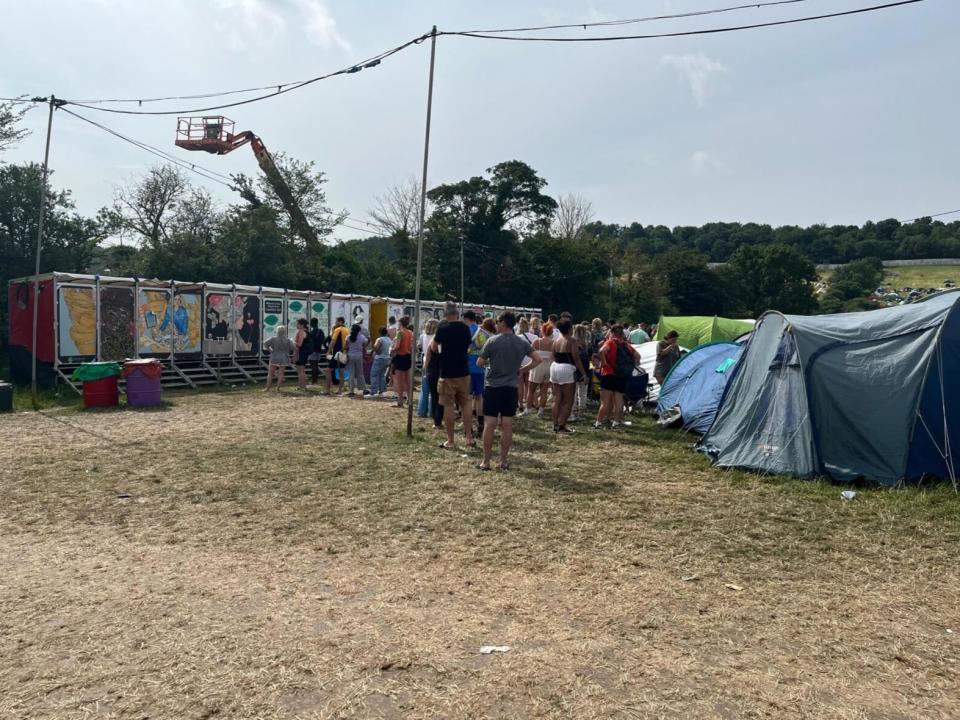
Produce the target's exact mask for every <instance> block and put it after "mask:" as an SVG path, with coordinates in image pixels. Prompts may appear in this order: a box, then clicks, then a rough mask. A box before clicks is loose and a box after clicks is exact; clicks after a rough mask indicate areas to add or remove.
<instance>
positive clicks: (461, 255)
mask: <svg viewBox="0 0 960 720" xmlns="http://www.w3.org/2000/svg"><path fill="white" fill-rule="evenodd" d="M463 244H464V239H463V238H462V237H461V238H460V314H461V315H463V297H464V295H466V293H465V292H464V282H463Z"/></svg>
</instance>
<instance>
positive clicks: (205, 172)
mask: <svg viewBox="0 0 960 720" xmlns="http://www.w3.org/2000/svg"><path fill="white" fill-rule="evenodd" d="M60 109H61V110H62V111H63V112H65V113H67V114H68V115H72V116H73V117H75V118H77V119H79V120H83V121H84V122H85V123H89V124H90V125H93V126H94V127H96V128H99V129H100V130H103V131H104V132H106V133H109V134H110V135H113V136H114V137H116V138H119V139H120V140H123V141H124V142H128V143H130V144H131V145H134V146H135V147H138V148H140V149H141V150H145V151H146V152H148V153H150V154H151V155H156V156H157V157H159V158H160V159H162V160H165V161H166V162H170V163H173V164H174V165H177V166H179V167H181V168H184V169H185V170H190V171H191V172H194V173H196V174H197V175H200V176H201V177H204V178H206V179H207V180H212V181H213V182H217V183H220V184H221V185H224V186H226V187H228V188H230V189H231V190H232V189H234V186H233V178H231V177H230V176H229V175H224V174H223V173H219V172H217V171H216V170H210V169H209V168H205V167H203V166H202V165H197V164H196V163H191V162H187V161H186V160H181V159H180V158H178V157H176V156H174V155H171V154H170V153H168V152H165V151H164V150H160V149H159V148H155V147H153V146H152V145H147V144H146V143H144V142H141V141H139V140H134V139H133V138H131V137H127V136H126V135H123V134H121V133H119V132H117V131H116V130H113V129H111V128H108V127H107V126H106V125H101V124H100V123H98V122H96V121H95V120H91V119H90V118H86V117H84V116H83V115H79V114H77V113H75V112H73V111H72V110H67V109H66V108H63V107H61V108H60ZM197 168H200V169H199V170H198V169H197Z"/></svg>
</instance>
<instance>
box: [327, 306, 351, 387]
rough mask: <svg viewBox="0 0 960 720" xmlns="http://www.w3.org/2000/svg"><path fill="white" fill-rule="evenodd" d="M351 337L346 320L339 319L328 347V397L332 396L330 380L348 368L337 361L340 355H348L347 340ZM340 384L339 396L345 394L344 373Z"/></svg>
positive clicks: (339, 381)
mask: <svg viewBox="0 0 960 720" xmlns="http://www.w3.org/2000/svg"><path fill="white" fill-rule="evenodd" d="M349 337H350V331H349V330H347V325H346V320H345V319H344V318H342V317H338V318H337V320H336V324H335V325H334V326H333V330H331V331H330V343H329V344H328V345H327V382H326V391H325V392H326V394H327V395H329V394H330V380H331V379H332V378H333V374H334V373H335V372H337V371H338V370H340V369H342V368H344V367H346V364H345V363H341V362H339V361H338V360H337V356H338V355H339V354H340V353H343V354H344V355H345V354H346V350H347V338H349ZM338 383H339V384H340V388H339V392H338V394H340V393H342V392H343V373H340V375H339V380H338Z"/></svg>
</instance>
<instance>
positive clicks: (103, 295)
mask: <svg viewBox="0 0 960 720" xmlns="http://www.w3.org/2000/svg"><path fill="white" fill-rule="evenodd" d="M133 299H134V298H133V288H130V287H101V288H100V359H101V360H125V359H126V358H132V357H133V356H134V354H135V353H136V342H135V337H136V319H135V315H134V307H133V304H134V303H133Z"/></svg>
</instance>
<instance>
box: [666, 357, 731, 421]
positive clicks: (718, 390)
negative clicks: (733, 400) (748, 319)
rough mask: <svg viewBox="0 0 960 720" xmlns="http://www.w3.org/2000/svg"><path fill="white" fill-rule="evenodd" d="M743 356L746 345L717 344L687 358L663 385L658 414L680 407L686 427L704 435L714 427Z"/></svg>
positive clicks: (677, 365) (671, 372)
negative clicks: (718, 411)
mask: <svg viewBox="0 0 960 720" xmlns="http://www.w3.org/2000/svg"><path fill="white" fill-rule="evenodd" d="M742 352H743V345H738V344H737V343H733V342H715V343H707V344H706V345H701V346H700V347H697V348H694V349H693V350H691V351H690V352H689V353H687V354H686V355H684V356H683V357H682V358H681V359H680V361H679V362H678V363H677V364H676V365H674V366H673V368H672V369H671V370H670V374H669V375H667V377H666V378H665V379H664V381H663V387H662V388H661V389H660V399H659V401H658V402H657V414H659V415H661V416H667V415H668V413H670V411H671V410H673V408H677V407H679V409H680V417H681V418H682V422H683V427H684V428H685V429H686V430H691V431H693V432H697V433H701V434H702V433H705V432H706V431H707V430H709V429H710V425H712V424H713V419H714V418H715V417H716V415H717V408H719V407H720V399H721V398H722V397H723V391H724V390H725V389H726V387H727V381H728V380H729V379H730V377H731V376H732V375H733V369H734V367H735V366H736V364H737V361H738V360H739V359H740V354H741V353H742Z"/></svg>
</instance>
